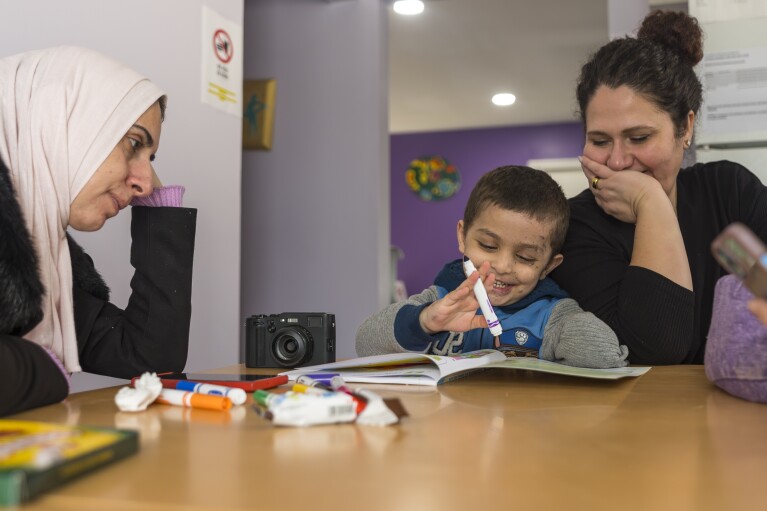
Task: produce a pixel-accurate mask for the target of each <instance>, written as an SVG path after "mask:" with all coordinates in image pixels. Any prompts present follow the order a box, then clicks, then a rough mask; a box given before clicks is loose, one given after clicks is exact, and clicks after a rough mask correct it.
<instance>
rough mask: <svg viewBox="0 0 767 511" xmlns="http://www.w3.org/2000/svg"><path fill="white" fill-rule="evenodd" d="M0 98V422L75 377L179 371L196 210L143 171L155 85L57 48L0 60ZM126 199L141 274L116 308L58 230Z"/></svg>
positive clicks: (100, 217)
mask: <svg viewBox="0 0 767 511" xmlns="http://www.w3.org/2000/svg"><path fill="white" fill-rule="evenodd" d="M0 93H1V95H0V240H2V241H1V242H0V416H1V415H5V414H8V413H13V412H16V411H20V410H23V409H26V408H30V407H34V406H40V405H42V404H47V403H51V402H55V401H57V400H60V399H62V398H63V397H65V396H66V394H67V393H68V386H69V384H68V381H69V374H70V373H73V372H78V371H88V372H93V373H97V374H104V375H108V376H115V377H122V378H129V377H132V376H135V375H137V374H140V373H141V372H143V371H177V370H182V369H183V367H184V365H185V363H186V355H187V345H188V334H189V317H190V313H191V308H190V298H191V277H192V256H193V250H194V232H195V221H196V210H192V209H187V208H181V207H176V206H180V202H181V196H182V194H183V188H182V187H178V186H176V187H164V188H163V187H161V186H159V185H160V183H159V180H158V179H157V176H156V174H155V173H154V169H153V167H152V163H151V162H152V161H153V160H154V156H155V153H156V152H157V149H158V146H159V142H160V132H161V123H162V118H163V115H164V109H165V96H164V95H163V93H162V91H161V90H160V89H159V88H157V87H156V86H155V85H154V84H152V83H151V82H150V81H149V80H147V79H146V78H144V77H142V76H140V75H139V74H137V73H136V72H134V71H133V70H131V69H129V68H127V67H125V66H124V65H122V64H120V63H119V62H116V61H114V60H112V59H110V58H107V57H105V56H104V55H101V54H99V53H97V52H94V51H92V50H88V49H85V48H77V47H57V48H51V49H47V50H41V51H33V52H28V53H24V54H20V55H15V56H11V57H7V58H4V59H0ZM128 205H133V206H138V207H134V208H133V219H132V225H131V237H132V241H133V243H132V248H131V264H132V265H133V266H134V267H135V269H136V271H135V274H134V277H133V279H132V281H131V287H132V290H133V292H132V295H131V298H130V300H129V303H128V306H127V307H126V308H125V310H121V309H119V308H117V307H116V306H114V305H112V304H111V303H109V289H108V288H107V287H106V285H105V284H104V282H103V280H102V279H101V277H100V276H99V274H98V273H97V272H96V269H95V267H94V265H93V262H92V261H91V259H90V257H89V256H88V255H87V254H85V253H84V252H83V250H82V249H81V248H80V247H79V246H78V245H77V244H76V243H75V242H74V240H73V239H72V238H71V237H70V236H69V235H68V234H67V229H68V228H72V229H75V230H80V231H94V230H98V229H100V228H101V226H102V225H104V222H105V221H106V220H107V219H109V218H111V217H113V216H115V215H116V214H117V213H118V212H119V211H120V210H121V209H123V208H125V207H127V206H128ZM146 206H150V207H146Z"/></svg>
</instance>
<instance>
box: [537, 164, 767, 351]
mask: <svg viewBox="0 0 767 511" xmlns="http://www.w3.org/2000/svg"><path fill="white" fill-rule="evenodd" d="M569 202H570V211H571V220H570V228H569V230H568V233H567V239H566V241H565V246H564V249H563V253H564V262H563V263H562V264H561V265H560V266H559V267H558V268H557V269H556V270H555V271H554V272H553V273H552V278H554V279H555V280H556V281H557V282H558V283H559V284H560V285H561V286H562V287H563V288H564V289H566V290H567V291H568V292H569V293H570V294H571V295H572V297H573V298H575V299H576V300H577V301H578V302H579V303H580V305H581V306H582V307H583V308H584V309H585V310H587V311H591V312H593V313H594V314H596V315H597V316H598V317H599V318H600V319H602V320H603V321H604V322H605V323H607V324H608V325H609V326H610V327H611V328H612V329H613V330H614V331H615V333H616V334H617V335H618V339H619V340H620V343H621V344H626V345H627V346H628V348H629V360H630V362H631V363H634V364H651V365H663V364H679V363H691V364H701V363H703V355H704V352H705V344H706V335H707V334H708V329H709V325H710V323H711V310H712V305H713V298H714V287H715V285H716V281H717V280H718V279H719V278H720V277H721V276H723V275H724V274H725V271H724V270H723V269H722V268H721V267H720V266H719V264H718V263H717V262H716V260H715V259H714V258H713V256H712V255H711V242H712V241H713V240H714V238H715V237H716V236H717V234H719V233H720V232H721V231H722V230H723V229H724V228H725V227H727V226H728V225H729V224H731V223H732V222H736V221H737V222H742V223H744V224H746V225H747V226H749V227H750V228H751V229H752V230H753V231H754V232H755V233H756V234H757V235H758V236H759V237H760V238H762V239H763V240H767V188H765V186H764V185H762V183H761V182H760V181H759V179H758V178H757V177H756V176H755V175H753V174H752V173H751V172H749V171H748V170H747V169H745V168H744V167H742V166H741V165H738V164H736V163H732V162H729V161H720V162H712V163H701V164H696V165H694V166H692V167H689V168H686V169H682V170H681V171H680V173H679V176H678V178H677V218H678V221H679V227H680V230H681V232H682V238H683V239H684V244H685V249H686V251H687V258H688V260H689V263H690V271H691V273H692V284H693V290H692V291H689V290H687V289H685V288H683V287H682V286H679V285H678V284H675V283H674V282H672V281H670V280H669V279H667V278H666V277H663V276H662V275H660V274H658V273H656V272H654V271H651V270H648V269H646V268H642V267H638V266H630V265H629V263H630V261H631V255H632V251H633V247H634V228H635V226H634V224H628V223H624V222H621V221H619V220H617V219H615V218H614V217H612V216H610V215H608V214H606V213H605V212H604V211H602V209H601V208H600V207H599V206H598V205H597V204H596V201H595V200H594V196H593V194H592V193H591V192H590V191H589V190H584V191H583V192H582V193H580V194H579V195H577V196H576V197H573V198H571V199H570V201H569ZM656 250H660V251H662V250H663V247H662V246H658V247H656Z"/></svg>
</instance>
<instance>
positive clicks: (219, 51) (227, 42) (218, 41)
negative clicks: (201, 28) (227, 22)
mask: <svg viewBox="0 0 767 511" xmlns="http://www.w3.org/2000/svg"><path fill="white" fill-rule="evenodd" d="M213 51H214V52H215V54H216V58H218V60H220V61H221V62H223V63H224V64H228V63H229V61H230V60H232V55H233V54H234V45H233V44H232V38H231V37H229V34H227V33H226V31H225V30H222V29H218V30H216V33H215V34H213Z"/></svg>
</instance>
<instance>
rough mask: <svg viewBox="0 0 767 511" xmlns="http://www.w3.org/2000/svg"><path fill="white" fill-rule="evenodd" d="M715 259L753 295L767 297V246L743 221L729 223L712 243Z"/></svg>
mask: <svg viewBox="0 0 767 511" xmlns="http://www.w3.org/2000/svg"><path fill="white" fill-rule="evenodd" d="M711 252H712V253H713V254H714V258H715V259H716V260H717V261H718V262H719V264H721V265H722V267H723V268H724V269H725V270H727V271H728V272H730V273H732V274H733V275H736V276H737V277H739V278H740V279H741V280H742V281H743V284H744V285H745V286H746V287H747V288H748V290H749V291H751V292H752V293H753V294H754V296H759V297H761V298H767V246H765V245H764V243H762V241H761V240H760V239H759V237H758V236H757V235H756V234H754V233H753V232H752V231H751V229H749V228H748V227H746V226H745V225H743V224H741V223H738V222H736V223H733V224H730V225H728V226H727V227H726V228H725V229H724V230H723V231H722V232H721V233H720V234H719V235H718V236H717V237H716V238H715V239H714V241H713V242H712V243H711Z"/></svg>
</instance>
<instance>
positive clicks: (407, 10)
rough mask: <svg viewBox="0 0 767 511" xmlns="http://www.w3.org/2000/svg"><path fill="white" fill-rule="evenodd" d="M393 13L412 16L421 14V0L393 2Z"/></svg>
mask: <svg viewBox="0 0 767 511" xmlns="http://www.w3.org/2000/svg"><path fill="white" fill-rule="evenodd" d="M393 7H394V12H396V13H397V14H405V15H408V16H412V15H413V14H421V13H422V12H423V2H421V0H398V1H397V2H394V6H393Z"/></svg>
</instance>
